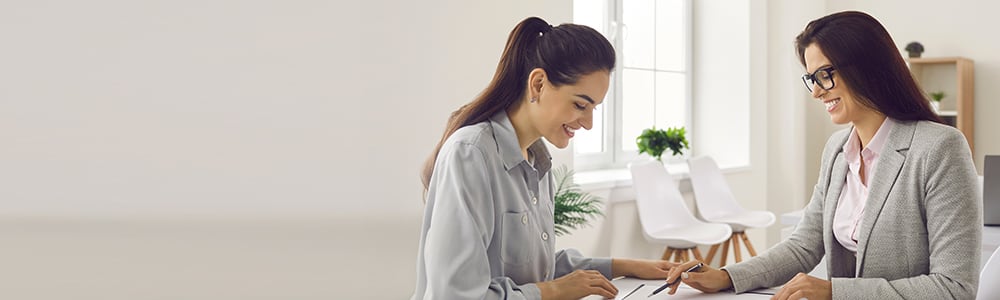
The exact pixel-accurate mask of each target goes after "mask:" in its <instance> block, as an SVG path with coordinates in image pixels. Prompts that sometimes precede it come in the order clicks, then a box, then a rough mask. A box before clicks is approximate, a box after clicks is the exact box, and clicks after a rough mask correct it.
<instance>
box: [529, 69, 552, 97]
mask: <svg viewBox="0 0 1000 300" xmlns="http://www.w3.org/2000/svg"><path fill="white" fill-rule="evenodd" d="M546 76H548V75H546V74H545V70H543V69H542V68H535V69H533V70H531V73H528V99H532V98H535V99H538V98H539V97H540V95H541V94H542V83H543V82H545V77H546Z"/></svg>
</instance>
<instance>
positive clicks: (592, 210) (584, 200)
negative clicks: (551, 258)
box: [552, 165, 604, 235]
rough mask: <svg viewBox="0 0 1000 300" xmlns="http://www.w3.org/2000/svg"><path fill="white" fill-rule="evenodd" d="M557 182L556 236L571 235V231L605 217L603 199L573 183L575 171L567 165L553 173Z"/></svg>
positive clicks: (555, 200)
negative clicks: (597, 218)
mask: <svg viewBox="0 0 1000 300" xmlns="http://www.w3.org/2000/svg"><path fill="white" fill-rule="evenodd" d="M552 176H553V177H554V178H555V181H556V193H555V199H554V202H555V216H554V219H555V223H556V225H555V232H556V235H564V234H567V233H569V230H570V229H576V228H578V227H579V226H582V225H586V224H587V222H588V221H589V220H590V219H593V218H596V217H597V216H603V215H604V213H602V212H601V198H598V197H595V196H593V195H591V194H590V193H587V192H584V191H583V190H581V189H580V186H579V185H577V184H575V183H573V170H570V169H569V168H567V167H566V166H565V165H564V166H559V168H556V169H555V170H553V172H552Z"/></svg>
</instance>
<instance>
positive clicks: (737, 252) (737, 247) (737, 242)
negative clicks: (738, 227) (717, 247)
mask: <svg viewBox="0 0 1000 300" xmlns="http://www.w3.org/2000/svg"><path fill="white" fill-rule="evenodd" d="M739 234H740V233H733V255H736V262H741V261H743V258H742V257H741V256H742V255H743V253H742V252H741V251H740V237H739Z"/></svg>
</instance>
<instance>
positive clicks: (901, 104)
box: [667, 12, 983, 300]
mask: <svg viewBox="0 0 1000 300" xmlns="http://www.w3.org/2000/svg"><path fill="white" fill-rule="evenodd" d="M795 43H796V47H797V50H798V55H799V60H800V62H801V63H802V65H803V66H804V67H805V69H806V72H807V74H806V75H804V76H803V77H802V80H803V82H805V85H806V88H808V89H809V91H810V92H812V97H813V98H815V99H816V100H817V101H818V103H820V104H822V105H823V107H824V108H825V109H826V111H827V113H829V115H830V120H831V121H833V123H836V124H851V125H852V126H851V128H847V129H844V130H841V131H839V132H836V133H834V134H833V135H832V136H831V137H830V139H829V140H828V141H827V144H826V148H825V149H824V150H823V158H822V162H821V163H822V165H821V167H820V168H821V169H820V177H819V181H818V182H817V183H816V186H815V189H814V191H813V196H812V200H811V201H810V202H809V204H808V205H807V206H806V208H805V213H804V215H803V218H802V221H801V222H800V223H799V225H798V226H797V227H796V229H795V232H794V233H793V234H792V235H791V237H790V238H789V239H788V240H785V241H783V242H781V243H779V244H778V245H776V246H775V247H773V248H771V249H769V250H768V251H766V252H765V253H763V254H761V255H760V256H757V257H754V258H752V259H749V260H747V261H744V262H743V263H738V264H735V265H730V266H727V267H725V269H723V270H718V269H712V268H702V269H700V271H698V272H689V273H683V274H682V273H681V271H680V270H685V269H686V268H687V267H688V266H690V265H694V264H696V263H697V262H688V263H685V264H682V265H681V266H680V267H679V268H674V270H673V271H671V274H670V276H669V277H668V278H667V280H668V281H670V280H673V279H675V278H677V277H681V278H682V280H683V281H684V282H685V283H686V284H688V285H690V286H692V287H694V288H697V289H699V290H701V291H703V292H716V291H719V290H723V289H730V288H731V289H734V290H735V291H736V292H737V293H742V292H745V291H748V290H752V289H755V288H760V287H771V286H777V285H782V284H784V287H782V288H781V290H780V291H779V292H778V293H777V294H776V295H775V297H774V298H775V299H803V298H807V299H810V300H817V299H831V298H833V299H873V298H879V299H953V298H954V299H973V298H975V295H976V288H977V286H978V279H979V275H978V274H979V272H978V271H979V260H980V253H979V252H980V247H981V245H980V243H981V238H982V224H983V223H982V215H983V214H982V208H981V206H980V205H981V204H980V203H982V201H981V199H980V196H979V195H978V194H977V193H976V192H975V189H976V170H975V166H974V165H973V162H972V155H971V153H970V151H969V145H968V143H967V142H966V140H965V138H964V136H963V135H962V134H961V133H960V132H959V131H958V130H956V129H955V128H953V127H950V126H947V125H943V124H940V123H941V121H940V119H939V118H938V116H937V115H935V114H934V113H933V112H932V111H931V108H930V105H929V103H928V101H927V99H926V98H925V97H924V95H923V93H922V92H921V89H920V87H919V86H918V85H917V83H916V82H914V80H913V77H912V76H911V75H910V73H909V70H908V69H907V67H906V64H905V62H904V61H903V58H902V57H901V56H900V54H899V50H898V49H896V46H895V43H894V42H893V41H892V38H891V37H890V36H889V33H888V32H887V31H886V30H885V28H884V27H883V26H882V25H881V24H880V23H879V22H878V21H877V20H875V19H874V18H872V17H871V16H869V15H867V14H865V13H861V12H841V13H835V14H832V15H829V16H825V17H823V18H820V19H817V20H814V21H812V22H810V23H809V24H808V25H807V26H806V28H805V30H803V31H802V33H801V34H799V36H798V37H796V41H795ZM824 254H825V255H827V256H828V260H829V261H828V263H827V270H828V276H829V277H828V278H816V277H812V276H809V275H806V274H804V272H808V271H809V270H812V269H813V267H815V266H816V265H817V264H818V263H819V262H820V259H821V258H822V257H823V255H824ZM674 288H675V289H676V286H675V287H674ZM672 292H673V291H671V293H672Z"/></svg>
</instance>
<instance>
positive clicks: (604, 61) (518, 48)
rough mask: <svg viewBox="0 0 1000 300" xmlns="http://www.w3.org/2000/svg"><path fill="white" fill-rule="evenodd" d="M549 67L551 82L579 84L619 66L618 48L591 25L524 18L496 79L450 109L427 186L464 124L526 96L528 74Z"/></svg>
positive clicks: (428, 165) (425, 177) (426, 172)
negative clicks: (439, 158) (449, 142)
mask: <svg viewBox="0 0 1000 300" xmlns="http://www.w3.org/2000/svg"><path fill="white" fill-rule="evenodd" d="M535 68H541V69H543V70H545V73H546V78H547V79H548V81H549V82H551V83H552V85H553V86H561V85H564V84H575V83H576V81H577V80H579V79H580V76H583V75H587V74H590V73H592V72H595V71H599V70H606V71H611V70H613V69H614V68H615V49H614V48H613V47H612V46H611V43H610V42H608V40H607V39H606V38H605V37H604V36H603V35H601V34H600V33H599V32H597V31H596V30H594V29H593V28H590V27H587V26H583V25H577V24H562V25H559V26H555V27H553V26H551V25H549V23H547V22H545V21H544V20H542V19H540V18H537V17H530V18H527V19H524V20H523V21H521V22H520V23H518V24H517V26H516V27H514V30H513V31H511V32H510V36H509V37H508V38H507V46H506V47H504V50H503V54H502V55H501V56H500V63H499V64H497V70H496V73H495V74H494V75H493V80H491V81H490V84H489V85H488V86H487V87H486V89H485V90H483V92H482V93H480V94H479V96H477V97H476V98H475V99H474V100H472V102H469V103H467V104H465V105H462V107H460V108H459V109H458V110H456V111H454V112H452V113H451V117H449V118H448V124H447V125H446V126H445V130H444V135H442V136H441V141H439V142H438V144H437V146H435V147H434V152H432V153H431V155H430V157H428V158H427V161H426V162H425V163H424V169H423V172H422V173H421V174H420V175H421V176H420V177H421V180H422V181H423V184H424V189H425V190H426V189H427V188H428V186H429V185H430V179H431V174H433V173H434V161H435V160H437V155H438V152H440V151H441V146H442V145H444V142H445V141H446V140H448V137H450V136H451V134H452V133H455V131H456V130H458V129H459V128H461V127H463V126H468V125H472V124H476V123H479V122H483V121H486V120H488V119H489V118H490V117H491V116H493V115H494V114H496V113H498V112H500V111H503V110H506V109H507V108H508V107H510V106H511V105H513V104H515V103H518V101H521V100H523V98H524V97H525V90H526V89H527V84H528V74H529V73H530V72H531V70H534V69H535Z"/></svg>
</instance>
